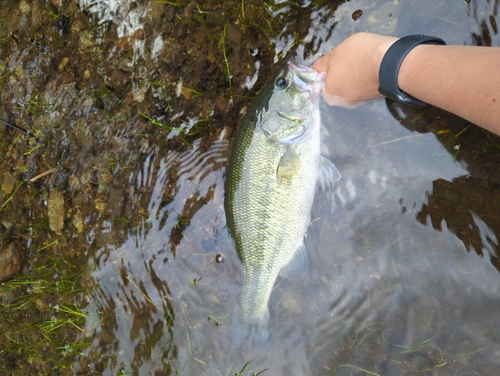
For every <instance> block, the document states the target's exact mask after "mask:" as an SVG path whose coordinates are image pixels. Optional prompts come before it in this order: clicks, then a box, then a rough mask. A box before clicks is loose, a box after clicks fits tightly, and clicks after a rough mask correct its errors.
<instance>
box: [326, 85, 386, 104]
mask: <svg viewBox="0 0 500 376" xmlns="http://www.w3.org/2000/svg"><path fill="white" fill-rule="evenodd" d="M321 95H322V96H323V99H324V100H325V102H326V103H327V104H329V105H330V106H336V107H343V108H348V109H353V108H356V107H358V106H361V105H362V104H363V103H366V102H369V101H372V100H374V99H380V98H382V95H378V96H375V97H370V98H361V99H349V98H343V97H339V96H338V95H332V94H330V93H329V92H328V91H326V89H325V87H324V86H323V89H322V91H321Z"/></svg>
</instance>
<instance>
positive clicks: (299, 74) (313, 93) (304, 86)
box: [287, 59, 326, 99]
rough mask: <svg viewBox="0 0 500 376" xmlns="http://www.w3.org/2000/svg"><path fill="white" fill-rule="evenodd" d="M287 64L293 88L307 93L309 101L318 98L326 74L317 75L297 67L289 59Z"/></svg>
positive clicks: (300, 66)
mask: <svg viewBox="0 0 500 376" xmlns="http://www.w3.org/2000/svg"><path fill="white" fill-rule="evenodd" d="M287 64H288V67H289V68H290V70H291V71H292V72H293V73H294V75H293V84H294V85H295V87H296V88H297V89H299V90H303V91H308V92H309V95H310V97H311V99H315V98H318V97H319V95H320V94H321V88H322V87H323V83H324V82H325V77H326V73H318V72H317V71H316V70H314V69H312V68H310V67H306V66H303V65H299V64H297V63H295V62H294V61H293V60H291V59H290V60H288V61H287Z"/></svg>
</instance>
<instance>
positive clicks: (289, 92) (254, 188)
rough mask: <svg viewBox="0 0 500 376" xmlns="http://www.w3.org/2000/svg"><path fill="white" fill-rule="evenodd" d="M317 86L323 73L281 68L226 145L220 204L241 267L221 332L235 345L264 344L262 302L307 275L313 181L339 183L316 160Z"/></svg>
mask: <svg viewBox="0 0 500 376" xmlns="http://www.w3.org/2000/svg"><path fill="white" fill-rule="evenodd" d="M323 82H324V75H323V74H319V73H318V72H316V71H315V70H313V69H311V68H307V67H303V66H300V65H298V64H295V63H293V62H292V61H287V62H286V63H285V64H284V65H283V66H282V67H281V68H280V69H278V71H277V72H276V74H275V76H274V77H273V80H272V83H270V84H269V85H268V86H267V87H266V88H264V90H263V91H262V92H261V93H260V94H259V96H258V98H257V99H256V101H255V102H254V103H253V104H252V106H251V107H250V108H249V110H248V111H247V113H246V115H245V117H244V119H243V121H242V124H241V126H240V129H239V131H238V134H237V136H236V139H235V141H234V144H233V148H232V151H231V157H230V160H229V167H228V170H227V176H226V186H225V189H226V192H225V202H224V205H225V212H226V222H227V227H228V229H229V232H230V234H231V236H232V237H233V239H234V241H235V244H236V250H237V252H238V255H239V257H240V259H241V262H242V265H243V278H242V279H243V287H242V291H241V295H240V298H239V302H238V304H237V306H236V308H235V310H234V313H233V319H232V323H231V327H230V332H229V336H230V337H231V339H232V340H234V341H236V342H244V341H248V342H251V343H252V344H253V345H254V346H261V345H263V344H265V343H267V341H268V338H269V332H268V319H269V309H268V301H269V297H270V295H271V291H272V289H273V286H274V283H275V281H276V279H277V277H278V275H281V276H282V277H286V278H288V279H290V280H297V279H299V278H301V277H303V276H304V275H305V273H306V271H307V268H308V258H307V253H306V248H305V246H304V236H305V233H306V230H307V227H308V226H309V222H310V216H311V207H312V204H313V199H314V192H315V189H316V183H317V181H318V176H319V175H322V176H325V177H329V178H330V179H333V180H338V179H339V178H340V174H339V173H338V171H337V169H336V168H335V166H334V165H333V163H331V162H330V161H329V160H327V159H325V158H323V157H321V155H320V146H321V145H320V143H321V142H320V128H321V124H320V123H321V121H320V115H319V108H318V98H319V95H320V92H321V87H322V84H323ZM320 169H322V170H323V171H322V172H324V173H320Z"/></svg>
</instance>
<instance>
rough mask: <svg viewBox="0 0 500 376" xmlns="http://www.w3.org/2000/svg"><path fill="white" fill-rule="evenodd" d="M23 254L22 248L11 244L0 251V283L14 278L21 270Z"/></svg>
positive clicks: (13, 243)
mask: <svg viewBox="0 0 500 376" xmlns="http://www.w3.org/2000/svg"><path fill="white" fill-rule="evenodd" d="M22 264H23V254H22V251H21V247H20V246H19V245H18V244H17V243H15V242H12V243H10V244H9V245H8V246H7V247H5V248H3V247H2V248H1V249H0V281H3V280H5V279H8V278H11V277H13V276H14V275H15V274H16V273H18V272H19V271H20V270H21V267H22Z"/></svg>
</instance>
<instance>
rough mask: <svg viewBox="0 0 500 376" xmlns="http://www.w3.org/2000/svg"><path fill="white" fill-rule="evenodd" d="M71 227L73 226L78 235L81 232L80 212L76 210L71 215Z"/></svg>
mask: <svg viewBox="0 0 500 376" xmlns="http://www.w3.org/2000/svg"><path fill="white" fill-rule="evenodd" d="M72 222H73V226H75V228H76V231H78V232H79V233H82V232H83V218H82V212H81V211H80V210H77V211H76V213H75V214H73V218H72Z"/></svg>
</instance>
